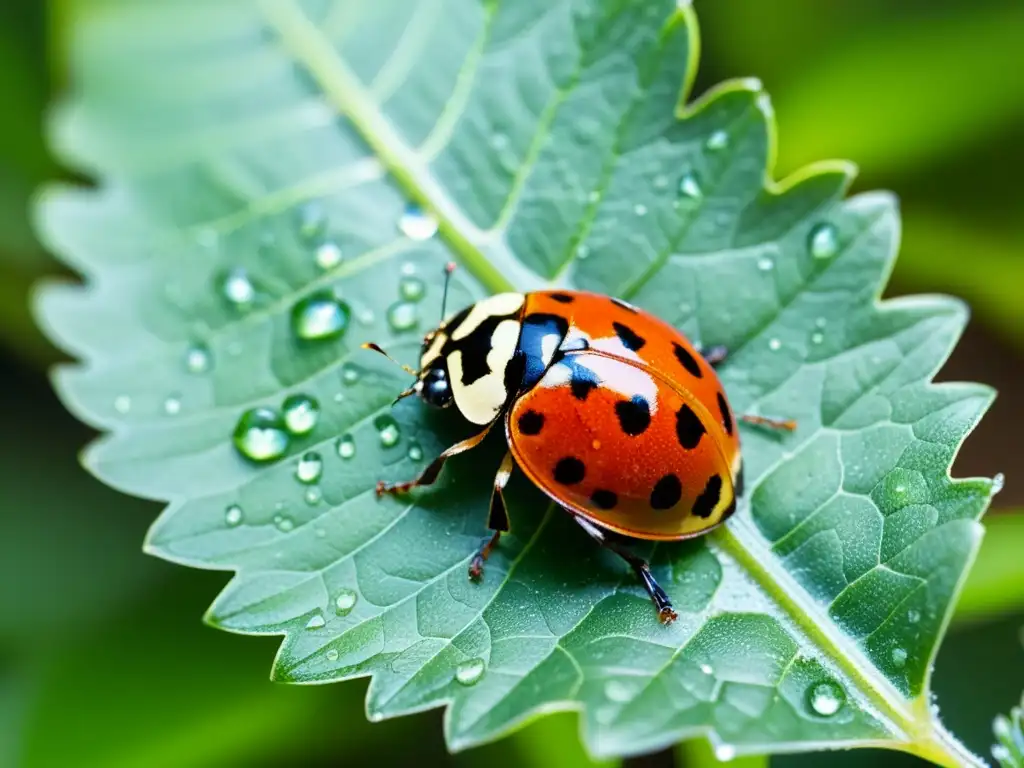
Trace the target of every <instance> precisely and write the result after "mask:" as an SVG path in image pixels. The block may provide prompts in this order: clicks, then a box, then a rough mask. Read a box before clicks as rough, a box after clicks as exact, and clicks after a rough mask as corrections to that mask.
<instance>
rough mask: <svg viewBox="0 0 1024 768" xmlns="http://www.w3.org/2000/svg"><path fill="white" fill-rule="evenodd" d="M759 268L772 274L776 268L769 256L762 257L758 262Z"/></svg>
mask: <svg viewBox="0 0 1024 768" xmlns="http://www.w3.org/2000/svg"><path fill="white" fill-rule="evenodd" d="M757 268H758V269H759V270H761V271H762V272H771V271H772V270H773V269H774V268H775V262H774V261H773V260H772V259H771V258H769V257H768V256H762V257H761V258H760V259H758V260H757Z"/></svg>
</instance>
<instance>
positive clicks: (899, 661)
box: [892, 648, 907, 668]
mask: <svg viewBox="0 0 1024 768" xmlns="http://www.w3.org/2000/svg"><path fill="white" fill-rule="evenodd" d="M892 663H893V666H894V667H897V668H901V667H902V666H903V665H904V664H906V663H907V651H906V650H905V649H904V648H893V649H892Z"/></svg>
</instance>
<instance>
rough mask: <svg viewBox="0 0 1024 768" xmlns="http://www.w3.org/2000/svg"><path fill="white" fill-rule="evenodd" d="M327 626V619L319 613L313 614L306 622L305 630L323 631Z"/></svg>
mask: <svg viewBox="0 0 1024 768" xmlns="http://www.w3.org/2000/svg"><path fill="white" fill-rule="evenodd" d="M326 626H327V619H325V618H324V615H323V614H322V613H320V612H317V613H314V614H313V615H312V616H310V617H309V621H307V622H306V629H323V628H324V627H326Z"/></svg>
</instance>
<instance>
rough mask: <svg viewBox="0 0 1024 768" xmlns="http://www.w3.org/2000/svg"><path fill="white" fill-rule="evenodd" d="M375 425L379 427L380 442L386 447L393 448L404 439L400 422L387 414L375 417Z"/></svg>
mask: <svg viewBox="0 0 1024 768" xmlns="http://www.w3.org/2000/svg"><path fill="white" fill-rule="evenodd" d="M373 425H374V426H375V427H376V428H377V434H378V435H380V444H381V445H382V446H383V447H384V448H393V447H395V446H396V445H398V441H399V440H401V439H402V432H401V430H400V429H399V428H398V422H397V421H395V420H394V419H393V418H391V416H389V415H387V414H384V415H383V416H378V417H377V418H376V419H374V420H373Z"/></svg>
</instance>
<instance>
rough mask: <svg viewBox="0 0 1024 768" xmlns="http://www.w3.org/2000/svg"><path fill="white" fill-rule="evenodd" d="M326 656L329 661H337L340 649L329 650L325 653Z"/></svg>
mask: <svg viewBox="0 0 1024 768" xmlns="http://www.w3.org/2000/svg"><path fill="white" fill-rule="evenodd" d="M324 656H325V657H326V658H327V660H328V661H337V660H338V649H337V648H328V649H327V652H326V653H324Z"/></svg>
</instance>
